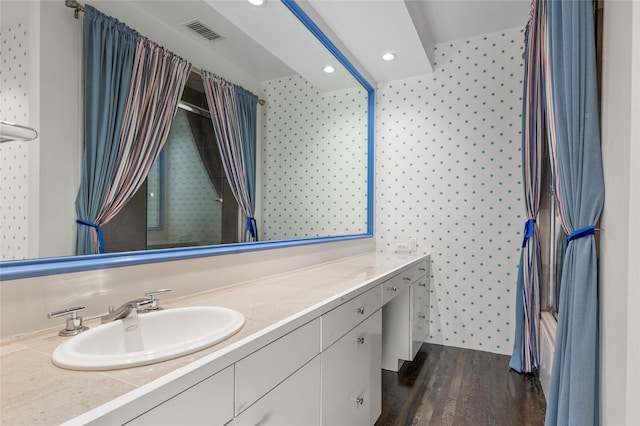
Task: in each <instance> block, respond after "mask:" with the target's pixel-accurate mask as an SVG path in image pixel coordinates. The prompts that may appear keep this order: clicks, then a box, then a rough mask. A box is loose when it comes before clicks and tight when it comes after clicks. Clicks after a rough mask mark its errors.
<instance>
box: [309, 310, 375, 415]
mask: <svg viewBox="0 0 640 426" xmlns="http://www.w3.org/2000/svg"><path fill="white" fill-rule="evenodd" d="M381 333H382V312H381V311H380V310H378V311H377V312H376V313H375V314H373V315H372V316H371V317H369V318H368V319H367V320H366V321H364V322H363V323H361V324H360V325H358V326H357V327H355V328H354V329H353V330H351V331H350V332H348V333H347V334H346V335H345V336H343V337H342V338H341V339H340V340H338V341H337V342H336V343H335V344H334V345H333V346H331V347H330V348H329V349H328V350H326V351H325V352H323V353H322V355H321V356H322V424H323V425H326V426H340V425H345V426H359V425H362V426H371V425H373V424H374V423H375V422H376V420H377V418H378V417H379V416H380V412H381V398H382V392H381V371H380V362H381V360H380V353H381V346H382V336H381Z"/></svg>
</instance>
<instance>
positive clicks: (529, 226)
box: [522, 219, 536, 248]
mask: <svg viewBox="0 0 640 426" xmlns="http://www.w3.org/2000/svg"><path fill="white" fill-rule="evenodd" d="M535 223H536V220H535V219H529V220H527V221H526V222H525V224H524V239H523V240H522V248H525V247H526V246H527V240H528V239H529V238H531V237H532V236H533V230H534V228H535Z"/></svg>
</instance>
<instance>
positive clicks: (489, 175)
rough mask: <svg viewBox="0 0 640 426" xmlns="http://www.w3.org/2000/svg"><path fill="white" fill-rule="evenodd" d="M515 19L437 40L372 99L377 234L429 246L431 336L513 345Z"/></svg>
mask: <svg viewBox="0 0 640 426" xmlns="http://www.w3.org/2000/svg"><path fill="white" fill-rule="evenodd" d="M523 50H524V34H523V29H522V28H516V29H512V30H508V31H502V32H497V33H491V34H487V35H484V36H480V37H474V38H471V39H465V40H460V41H455V42H452V43H445V44H440V45H438V46H437V47H436V50H435V58H436V59H435V61H436V64H435V72H434V73H432V74H429V75H423V76H418V77H413V78H408V79H405V80H400V81H392V82H389V83H385V84H383V85H381V86H380V87H379V90H378V93H377V106H376V126H377V129H376V135H377V136H376V182H375V184H376V199H375V205H376V210H375V213H376V223H375V233H376V244H377V248H378V250H379V251H394V250H395V249H396V244H398V243H408V242H409V238H413V237H415V238H417V240H418V251H419V252H428V253H431V259H432V275H431V306H430V308H431V311H430V312H431V332H430V336H429V340H430V341H431V342H433V343H439V344H444V345H449V346H458V347H466V348H473V349H479V350H485V351H490V352H496V353H504V354H510V353H511V349H512V339H513V333H514V321H513V317H514V299H515V281H516V276H517V269H518V261H519V249H520V242H521V240H520V238H521V227H522V224H523V221H524V206H523V205H522V203H523V201H522V195H521V194H522V189H521V181H522V177H521V165H520V163H521V156H520V155H521V154H520V132H521V110H522V106H521V102H522V100H521V99H522V75H523V62H524V61H523V59H522V52H523Z"/></svg>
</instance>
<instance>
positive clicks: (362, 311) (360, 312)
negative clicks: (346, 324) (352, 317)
mask: <svg viewBox="0 0 640 426" xmlns="http://www.w3.org/2000/svg"><path fill="white" fill-rule="evenodd" d="M356 312H357V313H358V314H360V315H364V308H358V309H356Z"/></svg>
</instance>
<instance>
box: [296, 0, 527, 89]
mask: <svg viewBox="0 0 640 426" xmlns="http://www.w3.org/2000/svg"><path fill="white" fill-rule="evenodd" d="M307 2H308V3H309V4H310V5H311V7H312V8H313V9H314V10H315V11H317V13H318V15H319V16H320V17H321V19H322V20H323V21H324V22H325V23H326V25H327V26H328V27H329V28H331V30H332V31H333V32H334V33H335V34H336V35H337V36H338V37H339V38H340V40H341V41H342V42H343V43H344V45H345V46H346V47H347V48H348V49H349V51H350V52H351V53H352V54H353V55H354V56H355V57H356V58H357V60H358V62H360V64H361V65H362V66H363V67H364V68H365V69H366V70H367V71H368V72H369V74H370V75H371V76H372V77H373V79H374V80H375V81H377V82H383V81H390V80H397V79H401V78H406V77H410V76H414V75H420V74H427V73H429V72H432V71H433V49H434V46H435V45H436V44H439V43H444V42H448V41H453V40H460V39H464V38H469V37H473V36H478V35H481V34H486V33H491V32H495V31H500V30H505V29H510V28H515V27H521V26H524V25H525V24H526V23H527V20H528V19H529V10H530V1H529V0H502V1H487V0H471V1H469V0H467V1H462V0H445V1H442V0H440V1H435V0H307ZM386 52H393V53H395V54H396V59H395V60H394V61H392V62H386V61H383V60H382V55H383V54H384V53H386Z"/></svg>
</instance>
